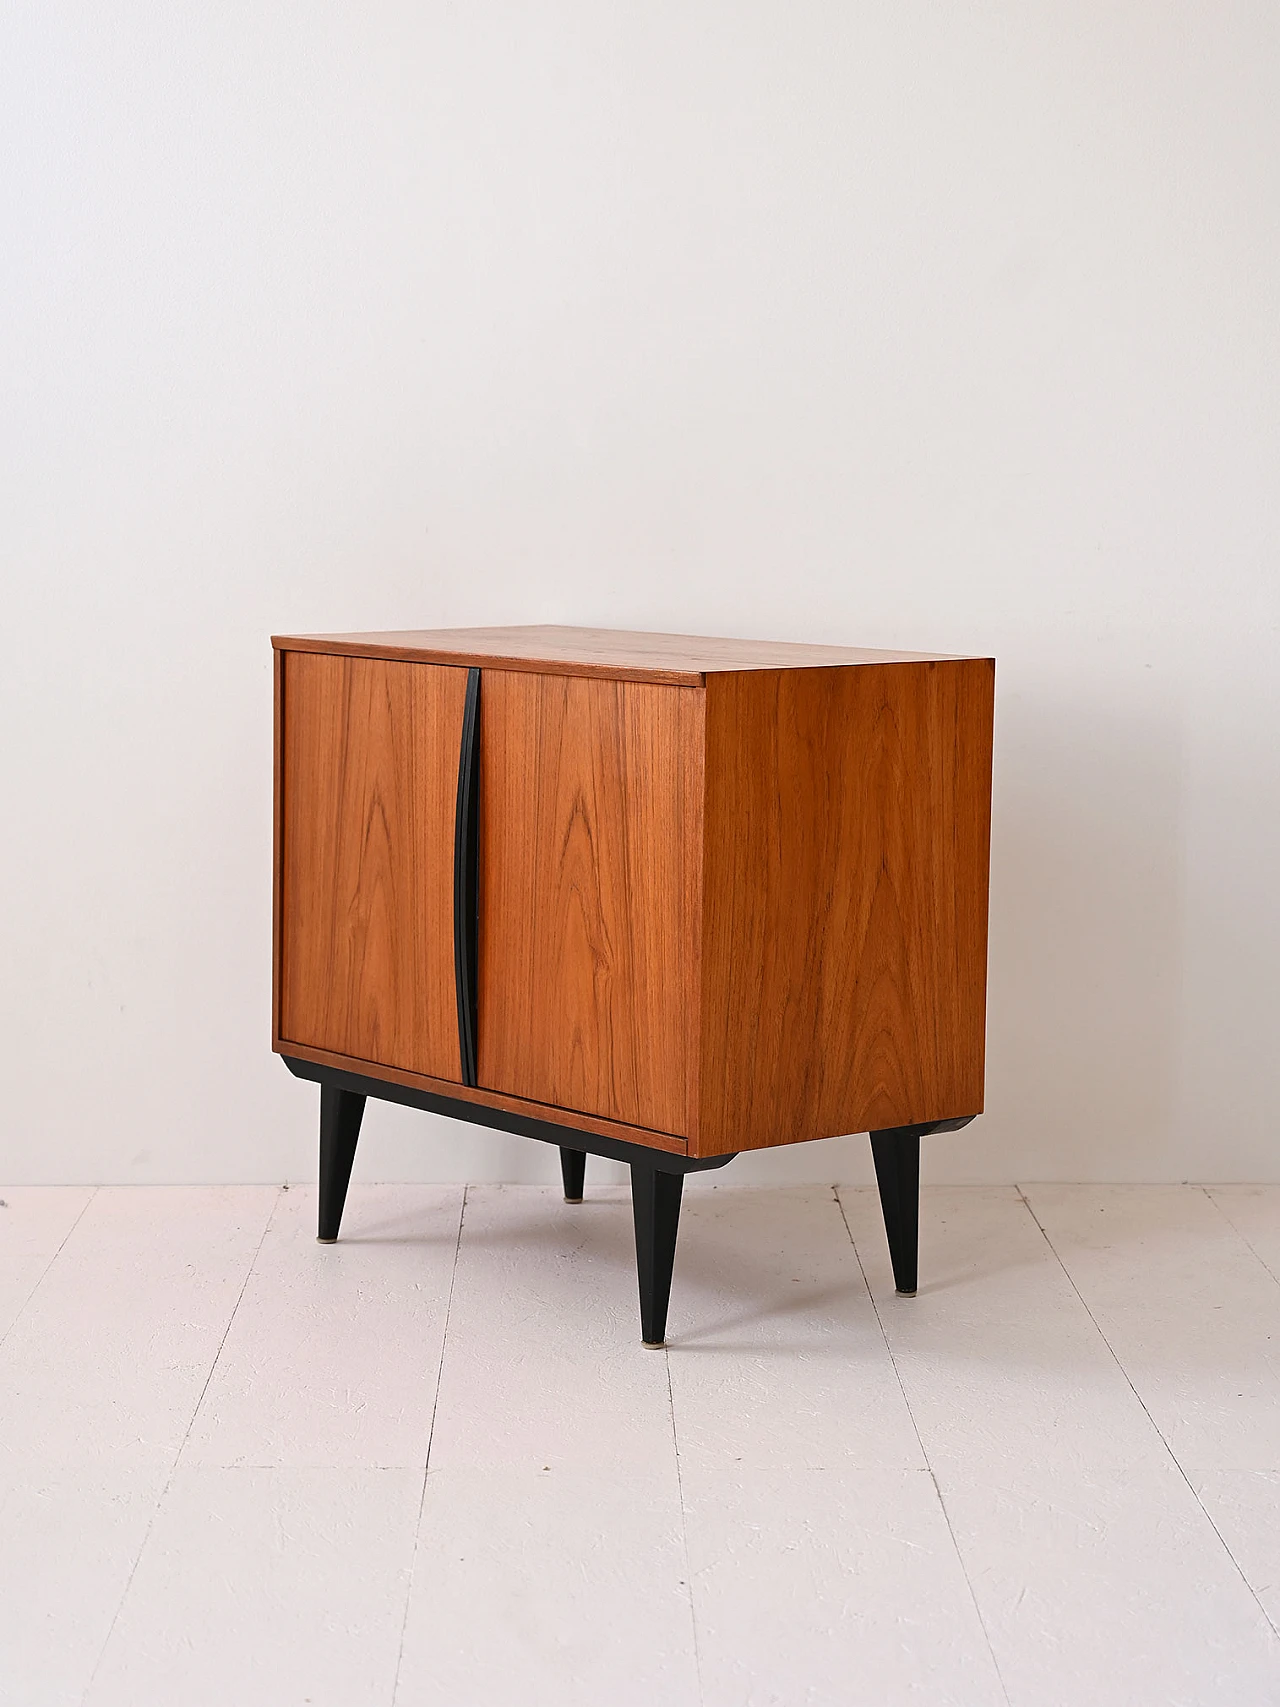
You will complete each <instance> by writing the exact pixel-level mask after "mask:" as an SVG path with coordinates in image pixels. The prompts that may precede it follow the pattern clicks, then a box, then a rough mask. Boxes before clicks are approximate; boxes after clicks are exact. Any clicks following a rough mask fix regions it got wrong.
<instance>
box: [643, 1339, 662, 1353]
mask: <svg viewBox="0 0 1280 1707" xmlns="http://www.w3.org/2000/svg"><path fill="white" fill-rule="evenodd" d="M666 1343H667V1342H666V1340H645V1342H644V1349H645V1350H646V1351H661V1350H662V1348H663V1347H664V1346H665V1345H666Z"/></svg>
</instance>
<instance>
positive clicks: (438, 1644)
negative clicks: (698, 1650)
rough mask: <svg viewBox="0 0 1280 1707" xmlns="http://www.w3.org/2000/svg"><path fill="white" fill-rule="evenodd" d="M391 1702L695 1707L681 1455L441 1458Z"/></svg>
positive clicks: (462, 1706) (467, 1706)
mask: <svg viewBox="0 0 1280 1707" xmlns="http://www.w3.org/2000/svg"><path fill="white" fill-rule="evenodd" d="M635 1355H637V1356H639V1355H642V1354H641V1353H640V1352H639V1351H637V1352H636V1354H635ZM396 1700H397V1702H398V1703H400V1707H409V1704H412V1703H416V1702H420V1701H441V1702H446V1701H447V1702H449V1703H450V1707H495V1704H497V1703H501V1702H507V1701H519V1702H520V1703H521V1707H599V1704H600V1703H602V1702H608V1703H609V1704H610V1707H652V1704H654V1703H661V1704H662V1707H697V1703H698V1679H697V1667H696V1661H695V1654H694V1637H693V1621H692V1616H691V1612H690V1604H689V1589H688V1583H687V1580H686V1571H685V1555H684V1536H683V1531H682V1526H681V1521H680V1503H679V1491H678V1488H677V1485H676V1479H675V1472H674V1466H672V1467H671V1469H670V1470H669V1471H668V1472H667V1474H666V1475H662V1474H660V1473H659V1474H655V1471H654V1469H653V1467H652V1465H651V1464H650V1463H649V1462H647V1461H646V1462H642V1463H639V1464H635V1463H632V1462H630V1461H629V1460H628V1459H627V1457H626V1456H625V1454H620V1455H619V1457H618V1458H617V1460H616V1462H615V1464H614V1466H613V1468H612V1469H611V1470H607V1471H605V1470H600V1469H595V1470H589V1471H575V1470H568V1469H565V1468H563V1467H562V1466H561V1465H560V1464H556V1465H555V1466H554V1467H551V1468H548V1469H545V1470H543V1469H536V1470H535V1469H529V1468H524V1467H521V1468H518V1469H504V1468H503V1467H502V1466H501V1465H499V1464H491V1465H490V1466H488V1467H487V1468H485V1469H465V1470H456V1469H455V1470H443V1471H440V1472H435V1471H433V1472H431V1473H430V1474H429V1475H428V1477H427V1490H426V1500H425V1504H424V1509H423V1517H422V1528H421V1531H420V1534H419V1538H418V1556H417V1562H416V1565H415V1569H414V1579H413V1594H412V1598H411V1601H410V1608H409V1618H408V1623H407V1626H406V1631H405V1646H404V1658H403V1663H402V1665H401V1671H400V1685H399V1689H398V1691H397V1694H396Z"/></svg>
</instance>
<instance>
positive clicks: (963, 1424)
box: [840, 1186, 1160, 1471]
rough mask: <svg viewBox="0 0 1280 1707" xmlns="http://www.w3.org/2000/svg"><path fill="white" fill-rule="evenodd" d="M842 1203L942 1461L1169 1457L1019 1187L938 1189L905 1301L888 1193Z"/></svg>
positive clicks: (995, 1463)
mask: <svg viewBox="0 0 1280 1707" xmlns="http://www.w3.org/2000/svg"><path fill="white" fill-rule="evenodd" d="M840 1199H841V1202H842V1203H843V1205H844V1209H845V1213H846V1215H847V1217H848V1220H849V1226H850V1230H851V1232H852V1234H853V1237H854V1240H855V1243H856V1245H857V1248H858V1253H859V1255H860V1256H861V1258H862V1262H863V1266H864V1268H865V1270H866V1274H867V1278H868V1280H869V1282H870V1284H871V1290H872V1293H873V1295H874V1296H875V1298H876V1300H877V1303H878V1305H879V1309H880V1315H881V1319H882V1321H883V1324H884V1328H885V1332H886V1334H887V1336H888V1340H889V1347H890V1350H891V1351H892V1353H893V1358H894V1363H895V1365H896V1367H897V1370H898V1373H899V1374H900V1376H901V1378H902V1380H903V1383H904V1385H905V1388H906V1394H907V1399H908V1402H909V1403H910V1406H911V1413H912V1416H913V1417H914V1419H915V1423H916V1426H917V1427H918V1428H919V1430H920V1435H921V1439H922V1441H923V1443H924V1450H925V1452H926V1454H927V1456H928V1461H929V1463H930V1464H931V1465H933V1466H934V1467H935V1468H937V1467H938V1466H940V1465H946V1464H950V1463H955V1464H958V1465H960V1466H962V1467H964V1468H972V1467H973V1466H974V1465H975V1463H978V1462H982V1463H984V1464H990V1465H991V1466H992V1467H993V1468H994V1469H995V1470H1003V1469H1005V1468H1007V1467H1008V1466H1010V1465H1014V1466H1017V1465H1021V1464H1023V1463H1025V1462H1027V1461H1028V1460H1034V1461H1035V1462H1037V1463H1040V1464H1043V1465H1044V1466H1045V1467H1046V1471H1048V1470H1049V1468H1050V1466H1057V1465H1062V1466H1064V1467H1066V1468H1070V1467H1071V1466H1072V1465H1077V1464H1090V1465H1092V1464H1097V1463H1100V1462H1105V1463H1110V1464H1114V1465H1118V1466H1123V1465H1126V1464H1136V1463H1142V1462H1144V1461H1145V1460H1147V1459H1148V1458H1149V1457H1150V1456H1151V1454H1152V1452H1153V1451H1155V1450H1156V1449H1157V1448H1158V1447H1159V1444H1160V1443H1159V1438H1158V1436H1157V1435H1156V1432H1155V1430H1154V1429H1153V1428H1152V1426H1151V1424H1150V1421H1149V1419H1148V1418H1147V1416H1146V1415H1145V1413H1144V1412H1143V1409H1142V1406H1141V1405H1140V1404H1139V1403H1138V1401H1137V1400H1136V1399H1135V1398H1134V1396H1133V1393H1132V1390H1131V1389H1130V1387H1129V1384H1128V1382H1127V1381H1126V1380H1125V1378H1124V1375H1123V1373H1122V1371H1121V1370H1120V1369H1118V1368H1117V1366H1116V1362H1115V1359H1114V1358H1113V1357H1112V1355H1111V1353H1110V1352H1109V1351H1108V1350H1107V1346H1106V1343H1105V1341H1104V1340H1103V1338H1102V1336H1101V1335H1100V1334H1099V1332H1098V1330H1097V1328H1096V1326H1095V1325H1094V1323H1093V1322H1092V1321H1091V1320H1090V1317H1089V1313H1088V1311H1087V1310H1086V1309H1085V1308H1084V1306H1083V1304H1081V1302H1080V1299H1079V1298H1078V1297H1077V1295H1076V1292H1075V1289H1074V1288H1073V1286H1072V1285H1071V1282H1070V1280H1069V1279H1068V1277H1067V1276H1066V1275H1065V1274H1064V1273H1063V1271H1062V1265H1061V1264H1060V1263H1059V1262H1058V1260H1057V1258H1056V1257H1055V1256H1054V1254H1053V1251H1052V1250H1051V1249H1050V1247H1049V1245H1048V1244H1047V1243H1046V1241H1045V1239H1044V1236H1043V1234H1042V1233H1041V1231H1040V1229H1039V1228H1038V1227H1037V1225H1036V1223H1035V1220H1034V1218H1033V1217H1032V1216H1031V1214H1030V1213H1029V1212H1028V1210H1027V1208H1026V1205H1025V1204H1024V1203H1023V1201H1022V1199H1021V1197H1020V1196H1019V1194H1018V1192H1017V1191H1016V1190H1015V1189H1013V1188H1012V1187H1003V1186H959V1187H954V1188H946V1187H934V1188H929V1189H926V1190H925V1192H924V1193H923V1197H922V1204H921V1229H920V1290H919V1292H918V1293H917V1295H916V1296H915V1297H914V1298H901V1297H899V1296H898V1295H897V1293H896V1292H895V1291H894V1287H893V1275H892V1271H891V1269H890V1266H889V1252H888V1248H887V1246H886V1244H885V1237H884V1226H883V1222H882V1220H881V1215H880V1203H879V1198H878V1196H877V1194H876V1192H875V1191H874V1189H870V1190H868V1189H865V1188H854V1189H851V1188H849V1187H844V1186H842V1187H841V1188H840Z"/></svg>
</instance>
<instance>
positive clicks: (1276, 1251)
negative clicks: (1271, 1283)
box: [1205, 1185, 1280, 1281]
mask: <svg viewBox="0 0 1280 1707" xmlns="http://www.w3.org/2000/svg"><path fill="white" fill-rule="evenodd" d="M1205 1190H1206V1191H1207V1192H1208V1194H1209V1197H1210V1199H1211V1200H1212V1201H1213V1203H1214V1204H1215V1205H1216V1207H1217V1208H1218V1209H1219V1210H1220V1211H1221V1213H1222V1214H1223V1215H1225V1216H1226V1218H1227V1220H1228V1221H1230V1223H1231V1225H1232V1226H1233V1227H1234V1228H1235V1230H1236V1232H1237V1233H1239V1235H1240V1237H1241V1238H1242V1239H1244V1240H1245V1241H1246V1243H1247V1244H1248V1246H1249V1248H1250V1250H1251V1251H1252V1252H1253V1253H1254V1255H1255V1256H1256V1257H1257V1258H1258V1260H1259V1261H1260V1262H1262V1263H1264V1264H1265V1265H1266V1268H1267V1271H1268V1272H1269V1274H1270V1275H1271V1277H1272V1279H1273V1280H1277V1281H1280V1185H1210V1186H1206V1187H1205Z"/></svg>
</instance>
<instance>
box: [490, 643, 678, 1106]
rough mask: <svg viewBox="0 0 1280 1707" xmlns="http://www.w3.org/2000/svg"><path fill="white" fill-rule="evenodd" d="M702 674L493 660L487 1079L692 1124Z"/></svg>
mask: <svg viewBox="0 0 1280 1707" xmlns="http://www.w3.org/2000/svg"><path fill="white" fill-rule="evenodd" d="M702 717H703V690H702V689H701V688H694V687H675V686H668V685H666V684H654V683H648V682H628V681H612V680H606V679H601V678H598V677H585V676H560V675H537V674H533V673H529V672H524V671H503V670H485V671H484V674H483V677H482V682H481V690H480V731H481V733H480V752H481V761H480V776H481V785H480V801H481V805H480V814H481V816H480V953H479V959H480V977H479V992H480V995H479V1046H478V1078H479V1083H480V1084H481V1085H482V1086H484V1087H486V1088H488V1089H491V1090H495V1091H502V1092H506V1093H507V1094H509V1095H513V1096H519V1097H527V1098H529V1099H531V1100H532V1101H535V1102H541V1103H549V1104H552V1105H555V1106H558V1107H561V1108H573V1109H578V1110H581V1111H582V1112H584V1113H587V1114H598V1115H603V1116H606V1117H607V1118H609V1119H611V1120H618V1121H625V1122H627V1123H628V1124H630V1125H634V1126H642V1127H648V1128H650V1129H652V1130H655V1131H660V1132H670V1133H675V1134H677V1135H686V1134H688V1133H689V1131H690V1130H691V1127H692V1122H693V1121H694V1118H695V1110H696V1105H697V1085H696V1049H695V1043H696V1036H697V1025H698V1019H697V1016H698V949H699V939H700V933H701V885H700V869H701V864H700V862H701V853H700V848H701V826H702Z"/></svg>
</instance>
